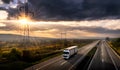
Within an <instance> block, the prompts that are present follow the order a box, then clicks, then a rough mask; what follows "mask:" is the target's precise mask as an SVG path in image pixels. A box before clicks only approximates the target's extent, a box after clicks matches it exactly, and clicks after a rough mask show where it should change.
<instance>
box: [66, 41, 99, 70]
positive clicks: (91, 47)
mask: <svg viewBox="0 0 120 70" xmlns="http://www.w3.org/2000/svg"><path fill="white" fill-rule="evenodd" d="M98 42H99V41H98ZM98 42H95V43H93V44H92V45H90V46H87V47H86V48H85V47H84V48H85V49H86V52H85V54H84V55H83V56H81V57H80V59H78V60H77V61H76V62H75V63H74V64H73V65H72V66H71V67H70V68H69V69H68V70H72V69H73V68H74V67H75V66H76V65H77V64H78V63H79V62H80V61H82V60H83V59H84V58H85V56H86V55H87V54H88V53H89V52H90V51H91V50H92V49H93V48H94V47H95V46H96V45H97V43H98ZM93 45H94V46H93ZM84 51H85V50H84Z"/></svg>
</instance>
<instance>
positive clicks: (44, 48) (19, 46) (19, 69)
mask: <svg viewBox="0 0 120 70" xmlns="http://www.w3.org/2000/svg"><path fill="white" fill-rule="evenodd" d="M93 41H94V40H84V39H83V40H79V39H69V40H59V39H55V40H44V41H41V42H27V43H22V42H15V41H13V42H0V68H1V70H23V69H24V68H26V67H29V66H31V65H34V64H37V63H39V62H42V61H45V60H47V59H50V58H52V57H55V56H58V55H60V54H62V50H63V49H64V48H66V47H69V46H73V45H77V46H78V47H82V46H84V45H86V44H88V43H91V42H93Z"/></svg>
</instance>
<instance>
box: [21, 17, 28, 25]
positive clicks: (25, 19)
mask: <svg viewBox="0 0 120 70" xmlns="http://www.w3.org/2000/svg"><path fill="white" fill-rule="evenodd" d="M19 23H20V24H22V25H27V24H29V20H28V19H27V18H21V19H19Z"/></svg>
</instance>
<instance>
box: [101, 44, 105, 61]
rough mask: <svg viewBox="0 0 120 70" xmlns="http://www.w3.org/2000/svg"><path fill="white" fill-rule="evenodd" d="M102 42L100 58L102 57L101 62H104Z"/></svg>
mask: <svg viewBox="0 0 120 70" xmlns="http://www.w3.org/2000/svg"><path fill="white" fill-rule="evenodd" d="M103 47H104V46H103V44H102V45H101V59H102V63H103V62H104V57H105V56H104V49H103Z"/></svg>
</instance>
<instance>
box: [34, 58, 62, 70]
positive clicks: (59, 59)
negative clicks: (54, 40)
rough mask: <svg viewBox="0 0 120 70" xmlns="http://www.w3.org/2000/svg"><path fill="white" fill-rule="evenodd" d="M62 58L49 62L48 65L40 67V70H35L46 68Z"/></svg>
mask: <svg viewBox="0 0 120 70" xmlns="http://www.w3.org/2000/svg"><path fill="white" fill-rule="evenodd" d="M61 59H62V58H60V59H57V60H55V61H53V62H51V63H48V64H46V65H43V66H41V67H40V68H37V69H36V70H40V69H42V68H44V67H46V66H48V65H50V64H52V63H55V62H57V61H58V60H61Z"/></svg>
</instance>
